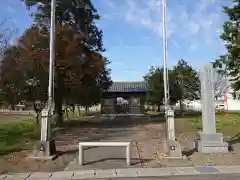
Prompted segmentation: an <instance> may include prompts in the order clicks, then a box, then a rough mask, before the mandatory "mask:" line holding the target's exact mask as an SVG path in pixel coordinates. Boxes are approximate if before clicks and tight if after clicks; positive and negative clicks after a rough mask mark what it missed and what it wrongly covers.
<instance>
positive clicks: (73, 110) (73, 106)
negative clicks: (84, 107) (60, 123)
mask: <svg viewBox="0 0 240 180" xmlns="http://www.w3.org/2000/svg"><path fill="white" fill-rule="evenodd" d="M72 113H73V115H75V104H73V105H72Z"/></svg>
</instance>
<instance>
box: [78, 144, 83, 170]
mask: <svg viewBox="0 0 240 180" xmlns="http://www.w3.org/2000/svg"><path fill="white" fill-rule="evenodd" d="M83 151H84V149H83V146H81V145H79V155H78V163H79V165H80V166H82V165H83V164H84V152H83Z"/></svg>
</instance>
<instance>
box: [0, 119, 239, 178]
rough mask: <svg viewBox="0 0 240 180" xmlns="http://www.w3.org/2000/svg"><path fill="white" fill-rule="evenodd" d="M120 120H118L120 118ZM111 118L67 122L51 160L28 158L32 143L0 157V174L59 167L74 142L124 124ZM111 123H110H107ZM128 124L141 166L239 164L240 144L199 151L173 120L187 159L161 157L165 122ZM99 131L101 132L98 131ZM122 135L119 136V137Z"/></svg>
mask: <svg viewBox="0 0 240 180" xmlns="http://www.w3.org/2000/svg"><path fill="white" fill-rule="evenodd" d="M119 122H121V121H119ZM119 122H114V121H113V120H111V122H97V123H93V122H87V123H82V122H79V121H78V122H77V121H76V122H74V121H72V123H71V124H68V125H66V126H65V127H64V129H63V130H61V131H58V132H56V134H55V136H56V146H57V150H58V151H59V152H60V155H59V157H58V158H57V159H56V160H54V161H44V162H43V161H37V160H29V159H27V157H28V156H29V155H30V154H31V149H32V147H29V148H28V149H27V150H25V151H21V152H15V153H12V154H11V155H7V156H4V157H0V174H2V173H8V172H29V171H31V172H34V171H47V172H50V171H62V170H64V168H65V167H66V166H67V165H68V164H69V163H70V162H71V161H73V160H74V158H75V157H76V153H77V142H78V141H79V140H82V141H83V140H85V141H99V140H104V139H108V137H111V136H114V133H110V131H109V132H107V131H106V132H104V133H103V131H105V129H104V128H105V127H106V126H109V127H111V128H109V129H111V132H113V129H114V128H116V129H117V128H118V129H119V127H121V128H124V127H125V124H124V123H122V122H121V123H119ZM109 123H110V124H109ZM128 123H130V124H131V126H130V127H129V126H128V127H126V128H128V131H132V132H134V133H133V134H134V135H133V136H132V139H133V140H134V141H135V142H136V145H137V149H138V153H139V158H140V160H141V161H142V167H176V166H211V165H236V164H238V165H239V164H240V153H239V152H240V144H239V143H238V142H235V143H234V144H233V151H231V152H229V153H226V154H200V153H197V152H193V150H192V148H193V140H194V139H195V137H196V132H193V131H189V130H186V129H184V127H183V126H182V125H181V122H180V121H179V122H177V123H176V136H177V139H178V140H179V141H180V143H181V146H182V148H183V150H184V153H185V154H186V155H187V159H184V160H169V159H161V158H159V156H158V154H161V153H162V150H163V142H164V140H165V125H164V123H161V121H158V122H156V121H154V122H153V121H148V120H145V121H144V123H141V122H140V121H139V122H138V123H134V122H128ZM100 132H101V133H100ZM119 138H120V139H121V137H119Z"/></svg>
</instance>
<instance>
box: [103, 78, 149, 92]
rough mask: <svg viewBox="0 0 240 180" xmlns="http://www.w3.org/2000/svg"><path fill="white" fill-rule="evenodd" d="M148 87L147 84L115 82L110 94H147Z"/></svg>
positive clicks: (109, 90)
mask: <svg viewBox="0 0 240 180" xmlns="http://www.w3.org/2000/svg"><path fill="white" fill-rule="evenodd" d="M147 91H148V86H147V83H145V82H141V81H140V82H113V84H112V85H111V86H110V88H109V89H108V92H147Z"/></svg>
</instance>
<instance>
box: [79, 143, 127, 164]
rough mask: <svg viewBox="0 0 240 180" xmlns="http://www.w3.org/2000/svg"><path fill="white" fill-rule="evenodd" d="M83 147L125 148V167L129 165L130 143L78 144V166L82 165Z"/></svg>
mask: <svg viewBox="0 0 240 180" xmlns="http://www.w3.org/2000/svg"><path fill="white" fill-rule="evenodd" d="M84 147H126V160H127V165H128V166H130V165H131V142H79V164H80V165H81V166H82V165H83V164H84Z"/></svg>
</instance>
